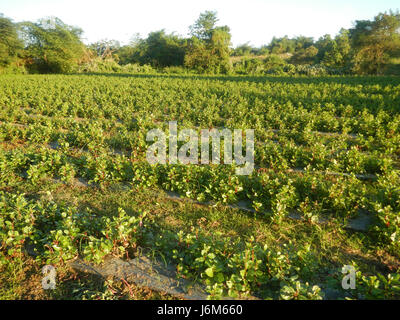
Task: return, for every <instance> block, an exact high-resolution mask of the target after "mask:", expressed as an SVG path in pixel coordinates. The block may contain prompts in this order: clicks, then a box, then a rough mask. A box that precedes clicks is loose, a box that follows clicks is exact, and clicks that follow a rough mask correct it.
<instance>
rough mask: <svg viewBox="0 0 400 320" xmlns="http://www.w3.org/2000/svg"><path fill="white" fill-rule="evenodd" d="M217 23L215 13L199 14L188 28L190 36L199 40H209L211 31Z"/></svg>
mask: <svg viewBox="0 0 400 320" xmlns="http://www.w3.org/2000/svg"><path fill="white" fill-rule="evenodd" d="M217 22H218V18H217V13H216V12H215V11H205V12H203V13H201V14H200V16H199V18H198V19H197V20H196V22H195V23H194V24H193V25H191V26H190V27H189V29H190V34H191V36H193V37H196V38H198V39H200V40H209V39H211V35H212V30H213V29H214V28H215V25H216V23H217Z"/></svg>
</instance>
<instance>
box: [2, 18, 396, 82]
mask: <svg viewBox="0 0 400 320" xmlns="http://www.w3.org/2000/svg"><path fill="white" fill-rule="evenodd" d="M217 22H218V19H217V14H216V12H212V11H206V12H204V13H202V14H200V16H199V18H198V19H197V20H196V21H195V23H194V24H193V25H192V26H190V27H189V29H190V36H189V37H187V38H184V37H179V36H177V35H175V34H174V33H172V34H168V33H166V32H165V31H164V30H160V31H156V32H151V33H150V34H149V35H148V36H147V38H144V39H143V38H140V37H138V36H136V37H135V38H133V39H132V41H131V42H130V43H129V44H128V45H123V46H121V45H120V44H119V42H118V41H115V40H109V41H99V42H96V43H92V44H90V45H85V44H84V43H83V42H82V34H83V30H82V29H80V28H78V27H73V26H69V25H67V24H65V23H64V22H62V21H61V20H60V19H58V18H47V19H41V20H39V21H38V22H35V23H34V22H20V23H14V22H13V21H12V20H11V19H9V18H7V17H5V16H3V15H0V72H2V73H69V72H126V73H152V72H167V73H190V72H195V73H209V74H233V73H236V74H287V75H294V74H307V75H323V74H400V33H399V30H400V14H399V13H398V12H392V11H390V12H389V13H380V14H378V15H377V16H376V17H375V18H374V19H373V20H358V21H356V22H355V24H354V26H353V28H350V29H341V30H340V32H339V33H338V34H337V35H336V36H335V37H334V38H332V37H331V36H330V35H325V36H323V37H321V38H319V39H318V40H314V39H313V38H311V37H305V36H299V37H296V38H288V37H287V36H285V37H283V38H273V39H272V40H271V42H270V43H269V44H268V45H264V46H261V47H259V48H256V47H252V46H250V45H249V44H247V43H246V44H243V45H240V46H238V47H236V48H231V34H230V29H229V27H228V26H218V25H217Z"/></svg>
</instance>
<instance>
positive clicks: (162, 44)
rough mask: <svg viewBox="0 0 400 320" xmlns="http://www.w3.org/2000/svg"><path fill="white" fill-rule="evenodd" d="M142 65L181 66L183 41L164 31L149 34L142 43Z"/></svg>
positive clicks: (183, 52) (183, 54)
mask: <svg viewBox="0 0 400 320" xmlns="http://www.w3.org/2000/svg"><path fill="white" fill-rule="evenodd" d="M143 46H144V52H143V54H142V57H141V62H142V63H148V64H151V65H152V66H154V67H168V66H181V65H183V61H184V57H185V49H184V41H182V40H181V39H179V38H178V37H177V36H176V35H174V34H166V33H165V31H164V30H160V31H156V32H151V33H150V34H149V36H148V37H147V39H146V40H145V41H144V43H143Z"/></svg>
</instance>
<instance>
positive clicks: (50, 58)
mask: <svg viewBox="0 0 400 320" xmlns="http://www.w3.org/2000/svg"><path fill="white" fill-rule="evenodd" d="M21 32H22V33H23V38H24V42H25V46H26V51H27V53H26V55H27V57H28V58H29V60H30V62H29V65H28V68H30V69H31V70H35V71H38V72H42V73H65V72H70V71H72V69H73V68H74V67H75V66H76V65H77V64H78V62H79V61H80V59H81V58H82V56H83V53H84V45H83V43H82V41H81V40H80V36H81V34H82V32H83V31H82V30H81V29H79V28H76V27H72V26H68V25H66V24H64V23H63V22H62V21H61V20H60V19H58V18H50V19H42V20H39V22H37V23H32V22H24V23H22V24H21Z"/></svg>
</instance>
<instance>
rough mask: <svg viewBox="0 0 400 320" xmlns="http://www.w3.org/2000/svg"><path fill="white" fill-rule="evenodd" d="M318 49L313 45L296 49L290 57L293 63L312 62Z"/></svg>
mask: <svg viewBox="0 0 400 320" xmlns="http://www.w3.org/2000/svg"><path fill="white" fill-rule="evenodd" d="M317 54H318V49H317V48H316V47H314V46H311V47H308V48H306V49H299V50H297V51H296V52H295V53H294V54H293V56H292V57H291V58H290V62H291V63H293V64H312V63H314V62H315V60H316V56H317Z"/></svg>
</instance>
